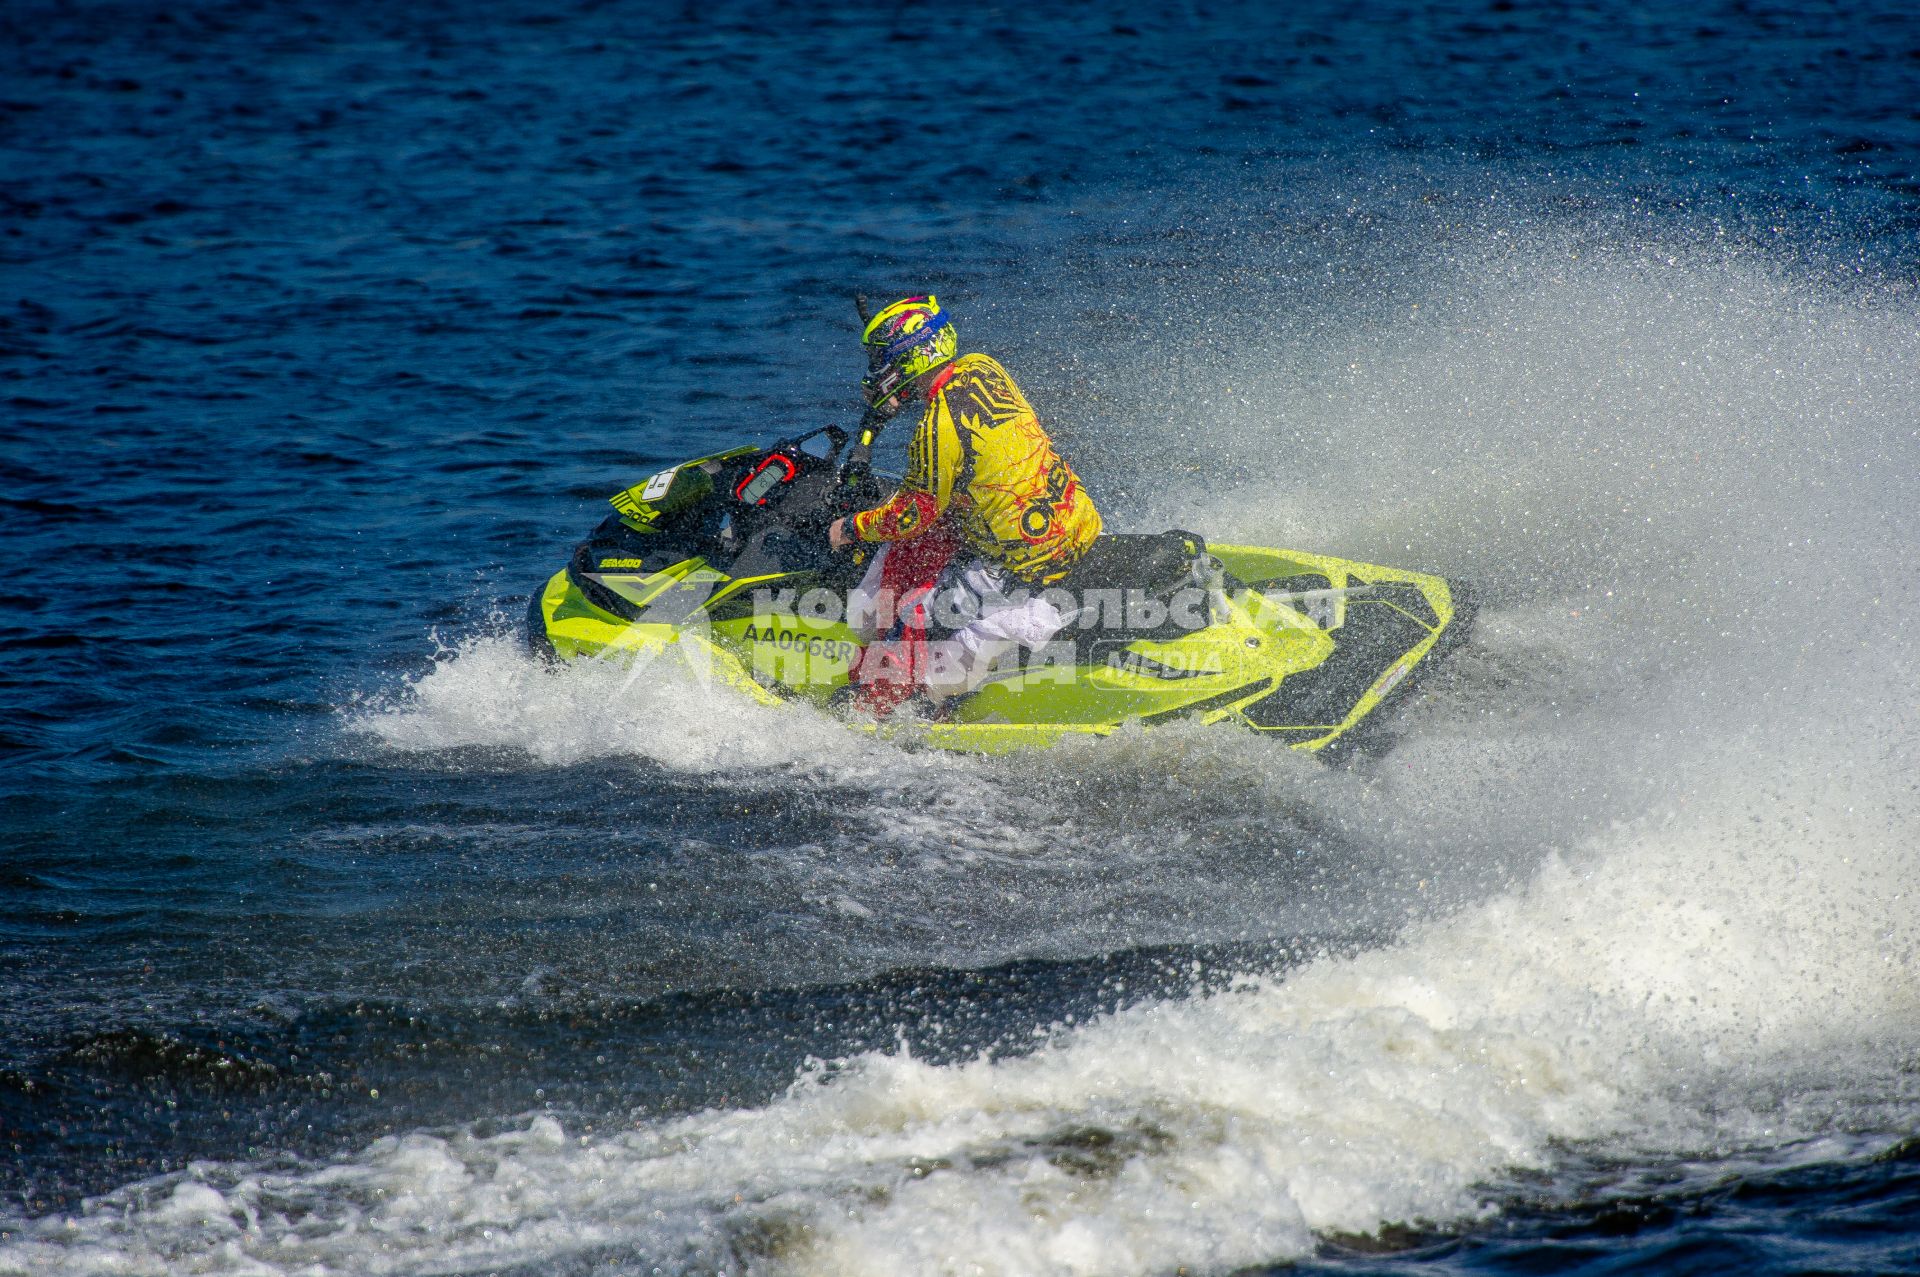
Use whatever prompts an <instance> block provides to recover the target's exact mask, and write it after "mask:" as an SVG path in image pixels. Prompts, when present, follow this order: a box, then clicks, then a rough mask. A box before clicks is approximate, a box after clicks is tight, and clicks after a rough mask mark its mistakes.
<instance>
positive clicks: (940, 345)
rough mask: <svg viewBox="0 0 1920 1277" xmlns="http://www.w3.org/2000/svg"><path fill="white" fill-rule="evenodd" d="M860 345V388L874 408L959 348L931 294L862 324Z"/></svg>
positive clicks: (950, 323) (895, 305)
mask: <svg viewBox="0 0 1920 1277" xmlns="http://www.w3.org/2000/svg"><path fill="white" fill-rule="evenodd" d="M860 343H861V344H862V345H863V346H865V347H866V348H867V375H866V376H865V377H864V378H862V379H861V382H860V387H861V389H862V390H863V391H865V392H866V396H867V404H868V406H870V407H874V408H878V407H880V406H881V405H883V404H886V403H887V401H888V400H890V399H892V398H893V397H894V396H896V395H899V394H901V392H902V391H904V390H905V389H906V387H907V383H908V382H910V381H912V380H913V379H914V378H916V377H922V376H925V375H926V374H927V373H930V372H932V371H933V370H934V369H936V368H938V367H939V366H940V365H941V364H944V363H947V362H949V361H950V360H952V358H953V356H954V352H955V351H956V350H958V349H959V339H958V338H957V337H956V336H955V335H954V331H953V321H952V320H950V319H948V318H947V316H946V312H944V311H942V310H941V309H940V301H939V299H938V298H936V297H934V296H932V295H931V294H929V295H928V296H925V297H907V298H903V299H901V300H900V301H897V302H894V303H893V304H892V305H891V306H886V307H883V308H882V309H881V311H880V313H879V314H877V315H875V316H874V317H873V318H872V319H869V320H868V321H867V330H866V331H865V332H864V333H862V334H861V335H860ZM895 406H896V407H897V406H898V405H895Z"/></svg>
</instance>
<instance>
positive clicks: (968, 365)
mask: <svg viewBox="0 0 1920 1277" xmlns="http://www.w3.org/2000/svg"><path fill="white" fill-rule="evenodd" d="M942 516H946V517H948V518H950V519H952V520H954V521H955V523H956V525H957V526H958V528H959V531H960V534H961V536H962V537H963V538H964V539H965V541H966V542H967V544H968V546H970V547H971V548H972V549H973V550H974V551H975V552H976V553H978V554H979V555H981V557H983V558H986V559H989V560H992V561H993V562H996V563H1000V564H1003V565H1004V566H1005V567H1006V569H1007V571H1009V572H1010V573H1012V574H1013V575H1014V576H1016V577H1018V578H1020V579H1021V580H1023V581H1028V582H1032V583H1045V582H1050V581H1054V580H1057V579H1058V578H1059V577H1061V576H1063V575H1065V573H1066V571H1067V569H1068V568H1070V567H1072V566H1073V565H1074V564H1075V563H1076V562H1078V561H1079V559H1080V556H1081V555H1083V554H1085V553H1086V551H1087V547H1088V546H1090V545H1092V544H1093V539H1094V538H1095V537H1097V536H1099V535H1100V512H1099V511H1098V510H1096V509H1094V507H1093V498H1091V497H1089V496H1088V495H1087V493H1086V490H1085V489H1084V488H1082V487H1081V486H1080V479H1079V477H1078V476H1077V475H1075V474H1074V473H1073V467H1072V466H1069V465H1068V464H1067V462H1066V459H1065V458H1064V457H1062V456H1061V455H1060V454H1059V453H1057V452H1055V451H1054V449H1053V441H1052V440H1051V439H1049V438H1047V432H1046V431H1045V430H1042V429H1041V428H1040V419H1039V418H1038V417H1037V416H1035V415H1034V411H1033V407H1032V405H1031V404H1029V403H1028V402H1027V397H1026V396H1025V395H1023V394H1021V393H1020V387H1018V386H1016V385H1014V383H1013V378H1012V377H1011V376H1009V375H1008V373H1007V370H1006V369H1005V368H1002V367H1001V366H1000V365H999V363H998V362H997V361H996V360H994V359H992V358H991V357H989V356H987V355H962V356H961V357H960V358H959V359H956V360H955V361H954V362H953V363H951V364H949V365H948V366H947V367H946V368H945V369H943V370H942V371H941V372H940V373H939V374H937V375H936V376H935V377H934V378H933V379H932V382H931V384H930V386H929V389H928V394H927V407H926V411H925V413H924V414H922V416H921V418H920V424H919V426H918V427H917V428H916V429H915V431H914V434H913V440H912V442H911V443H910V444H909V445H908V447H907V474H906V478H905V479H903V480H902V481H901V483H900V489H899V491H897V492H895V493H894V494H893V496H891V497H890V498H888V499H887V500H886V501H885V502H883V503H882V504H880V505H878V506H876V507H874V508H873V509H871V510H863V511H862V512H860V513H859V514H856V515H855V516H853V520H852V525H853V530H854V535H855V536H857V537H859V539H861V540H862V541H904V540H907V539H909V538H911V537H915V536H918V535H919V534H920V533H922V532H924V531H926V530H927V529H928V528H930V527H932V526H933V525H934V524H935V523H936V522H938V521H939V520H940V518H941V517H942Z"/></svg>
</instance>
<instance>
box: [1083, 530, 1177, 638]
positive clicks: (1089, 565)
mask: <svg viewBox="0 0 1920 1277" xmlns="http://www.w3.org/2000/svg"><path fill="white" fill-rule="evenodd" d="M1206 555H1207V543H1206V541H1205V540H1204V539H1203V538H1202V537H1200V536H1198V535H1196V534H1194V533H1192V532H1183V531H1180V530H1179V529H1173V530H1171V531H1167V532H1147V533H1134V532H1120V533H1110V534H1106V535H1103V536H1100V537H1098V538H1096V539H1095V541H1094V543H1093V544H1092V545H1091V546H1089V547H1087V552H1086V554H1085V555H1083V556H1082V557H1081V559H1080V562H1078V563H1076V564H1074V566H1073V569H1072V570H1071V571H1070V572H1068V573H1067V575H1066V579H1065V580H1063V581H1061V582H1059V583H1058V584H1059V588H1063V589H1065V590H1067V591H1069V592H1070V593H1072V594H1073V595H1074V596H1075V599H1076V600H1077V601H1078V602H1079V604H1080V611H1079V614H1078V616H1077V617H1076V618H1075V620H1074V622H1073V624H1072V625H1071V627H1070V628H1071V630H1072V633H1073V637H1074V640H1075V643H1076V645H1078V646H1082V647H1090V646H1091V645H1092V644H1094V643H1096V642H1103V641H1118V642H1121V643H1128V642H1132V641H1134V640H1137V639H1152V640H1155V641H1159V642H1167V641H1170V640H1172V639H1177V638H1180V637H1181V636H1182V635H1186V634H1191V633H1192V632H1193V631H1195V630H1198V629H1204V628H1206V627H1207V626H1208V625H1210V624H1212V619H1213V618H1212V613H1211V606H1212V605H1211V602H1210V600H1209V599H1208V597H1207V590H1206V586H1205V584H1204V580H1205V578H1204V575H1203V573H1202V572H1199V571H1196V566H1200V567H1204V562H1205V559H1206Z"/></svg>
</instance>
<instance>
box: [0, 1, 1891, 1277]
mask: <svg viewBox="0 0 1920 1277" xmlns="http://www.w3.org/2000/svg"><path fill="white" fill-rule="evenodd" d="M1917 103H1920V21H1916V20H1915V19H1914V18H1913V17H1912V16H1911V15H1910V14H1909V13H1908V12H1906V10H1905V9H1904V8H1903V7H1901V6H1897V5H1892V4H1867V5H1847V6H1837V5H1836V6H1806V7H1802V8H1789V7H1778V8H1774V7H1768V6H1765V5H1755V4H1738V5H1727V4H1707V5H1692V6H1676V5H1655V6H1653V7H1650V8H1649V7H1645V6H1640V7H1636V8H1633V9H1631V10H1628V9H1621V10H1618V11H1612V12H1595V11H1591V10H1588V9H1584V8H1569V7H1565V6H1559V5H1512V4H1506V3H1500V2H1496V3H1493V4H1490V5H1488V4H1474V5H1442V6H1438V7H1419V8H1414V7H1405V8H1402V7H1397V6H1379V7H1366V8H1362V9H1354V8H1352V7H1350V6H1344V5H1306V6H1299V7H1295V8H1294V9H1292V10H1289V11H1288V12H1287V13H1285V14H1281V13H1278V12H1276V11H1273V10H1272V9H1271V8H1270V7H1269V6H1265V5H1258V4H1237V3H1222V4H1208V5H1200V4H1169V5H1164V6H1151V5H1122V6H1091V5H1089V6H1072V7H1065V8H1060V9H1053V10H1043V9H1034V8H1031V7H1019V6H1008V7H988V8H979V9H968V8H965V7H947V8H944V9H941V8H926V7H920V8H896V7H887V6H875V5H858V6H822V7H818V8H814V9H811V10H804V9H795V8H788V7H784V6H776V5H768V4H755V3H726V2H720V3H707V4H702V5H698V6H694V5H686V6H678V7H676V6H669V5H657V6H656V5H620V4H599V3H590V4H578V5H534V4H525V3H514V2H512V0H501V2H499V3H472V4H459V5H452V4H415V5H386V6H380V5H372V4H357V3H356V4H347V5H340V6H332V7H326V6H314V7H301V6H293V5H285V6H263V5H255V4H225V5H206V6H195V7H186V8H183V7H178V6H160V5H144V4H137V3H129V4H108V3H99V4H83V5H40V4H34V3H21V4H14V5H10V6H8V7H7V8H6V10H5V11H4V13H3V14H0V263H4V271H3V273H0V378H4V382H5V386H4V395H5V410H4V416H3V417H0V538H3V540H0V544H4V546H5V548H6V551H7V555H6V563H7V567H8V582H7V584H6V585H5V586H4V587H0V759H4V772H3V773H0V838H3V840H4V841H3V842H0V848H3V850H0V1008H3V1010H4V1014H0V1149H4V1150H5V1153H4V1156H0V1272H6V1273H12V1272H32V1273H42V1272H106V1271H116V1272H119V1271H135V1272H201V1271H246V1272H278V1271H286V1272H296V1271H297V1272H322V1271H325V1272H339V1273H360V1272H375V1271H379V1272H425V1271H433V1272H443V1271H457V1272H508V1271H512V1272H528V1273H531V1272H536V1271H537V1272H588V1271H592V1272H658V1271H669V1272H681V1271H685V1272H710V1271H725V1272H729V1273H733V1272H786V1271H800V1272H837V1273H844V1272H892V1273H897V1272H929V1273H932V1272H954V1273H961V1272H982V1273H1041V1272H1047V1273H1056V1272H1057V1273H1063V1274H1064V1273H1072V1274H1083V1273H1084V1274H1092V1273H1166V1272H1173V1271H1193V1272H1200V1271H1210V1272H1236V1271H1268V1270H1269V1269H1270V1268H1272V1267H1273V1266H1276V1265H1282V1266H1283V1265H1288V1264H1295V1265H1299V1266H1301V1267H1305V1268H1308V1269H1325V1270H1329V1271H1341V1272H1360V1271H1366V1272H1375V1271H1378V1272H1419V1271H1426V1270H1449V1271H1451V1270H1466V1271H1501V1272H1507V1271H1575V1270H1578V1271H1594V1272H1599V1271H1635V1272H1638V1271H1650V1272H1663V1273H1683V1272H1684V1273H1691V1272H1708V1271H1728V1270H1733V1269H1735V1268H1740V1269H1751V1270H1755V1271H1767V1272H1783V1273H1784V1272H1811V1271H1820V1272H1838V1271H1847V1272H1897V1271H1912V1270H1913V1269H1915V1268H1920V1177H1917V1172H1916V1163H1917V1160H1920V1143H1916V1139H1917V1138H1920V982H1917V981H1916V974H1915V962H1916V945H1920V932H1916V924H1915V922H1914V913H1915V911H1914V910H1913V908H1912V905H1911V900H1912V891H1913V883H1914V881H1915V880H1916V874H1915V870H1916V868H1917V867H1920V845H1917V844H1916V839H1915V837H1914V834H1913V832H1912V830H1913V829H1914V828H1915V827H1916V826H1915V824H1914V818H1915V817H1916V816H1920V810H1917V809H1916V808H1920V799H1917V798H1916V791H1915V788H1914V786H1913V782H1912V777H1913V775H1914V774H1915V765H1916V757H1915V748H1914V747H1915V744H1916V714H1915V701H1914V695H1913V686H1914V683H1913V671H1914V669H1916V668H1920V664H1916V660H1915V657H1916V653H1915V652H1914V651H1913V648H1912V639H1911V633H1912V632H1913V625H1912V622H1914V621H1915V620H1920V597H1916V589H1915V586H1914V584H1913V576H1912V572H1911V562H1910V560H1911V553H1912V547H1913V545H1914V544H1915V542H1916V532H1917V531H1920V529H1916V527H1915V518H1914V514H1913V512H1914V510H1915V509H1916V508H1920V492H1916V483H1915V478H1914V476H1915V474H1916V473H1920V470H1917V469H1916V463H1917V462H1920V437H1917V436H1916V431H1915V426H1914V423H1915V421H1916V420H1920V372H1916V371H1915V369H1916V368H1917V367H1920V363H1916V361H1915V357H1916V356H1920V300H1917V299H1916V297H1915V289H1914V280H1915V277H1916V276H1915V272H1916V264H1917V263H1920V235H1917V233H1920V106H1917V105H1916V104H1917ZM928 288H931V289H934V290H936V291H938V292H939V293H940V294H941V296H942V298H943V300H945V301H946V302H947V303H948V304H949V306H950V307H951V308H952V309H953V311H954V313H955V314H956V316H957V319H958V322H959V324H960V326H961V327H960V331H961V333H962V340H963V341H964V342H965V343H967V344H968V345H969V346H973V347H977V348H981V349H986V350H989V351H992V352H994V353H996V354H998V355H999V356H1000V357H1001V358H1002V359H1003V360H1004V361H1005V362H1006V363H1007V364H1008V365H1009V366H1010V367H1011V368H1013V369H1014V371H1015V373H1016V375H1017V376H1018V377H1019V378H1020V379H1021V380H1022V381H1023V383H1024V384H1026V385H1027V387H1028V389H1029V391H1030V394H1031V397H1032V398H1033V399H1034V400H1035V402H1036V403H1037V404H1038V405H1039V406H1040V410H1041V412H1042V414H1043V416H1044V417H1045V418H1046V419H1047V420H1048V422H1049V423H1050V425H1051V426H1052V427H1053V429H1054V431H1055V433H1056V437H1057V438H1058V439H1059V440H1060V441H1061V442H1062V445H1063V446H1064V447H1065V448H1066V449H1067V450H1068V452H1069V453H1070V455H1071V456H1072V457H1073V459H1074V462H1075V465H1076V467H1077V468H1078V469H1079V470H1080V471H1081V472H1082V474H1083V475H1085V476H1086V477H1087V479H1088V481H1089V483H1090V485H1091V486H1092V487H1093V489H1094V491H1095V492H1096V494H1097V495H1098V496H1099V498H1100V501H1101V505H1102V508H1103V510H1106V511H1107V512H1108V517H1109V523H1110V524H1112V525H1115V526H1119V527H1128V528H1148V527H1158V526H1168V525H1175V524H1177V525H1179V526H1193V527H1198V528H1201V529H1203V530H1205V531H1206V532H1207V533H1208V534H1210V535H1212V536H1214V537H1216V538H1217V539H1221V540H1244V541H1249V542H1256V543H1275V544H1298V545H1301V546H1303V547H1305V548H1311V549H1316V550H1322V551H1326V552H1331V553H1336V554H1346V555H1352V556H1355V557H1360V558H1366V559H1373V560H1376V561H1383V562H1392V563H1398V564H1403V565H1405V566H1409V567H1418V568H1424V569H1431V570H1435V571H1440V572H1444V573H1448V574H1450V575H1454V576H1457V577H1461V578H1464V579H1469V580H1471V581H1473V582H1474V583H1475V585H1476V588H1477V589H1478V590H1479V591H1480V593H1481V595H1482V597H1484V598H1485V599H1486V600H1487V608H1486V611H1485V613H1484V614H1483V618H1482V623H1481V625H1480V628H1479V630H1478V631H1477V633H1476V636H1475V641H1474V643H1473V644H1472V645H1470V647H1469V649H1468V650H1467V651H1466V652H1464V653H1463V654H1462V655H1461V657H1460V658H1459V659H1458V661H1457V662H1456V663H1455V665H1454V666H1453V667H1451V668H1450V669H1449V670H1448V671H1447V672H1446V675H1445V677H1443V678H1442V679H1440V680H1439V681H1438V682H1436V683H1435V684H1434V685H1432V686H1431V687H1430V688H1429V689H1427V691H1426V692H1425V693H1424V695H1423V697H1422V698H1421V699H1420V700H1419V701H1417V702H1416V703H1414V704H1410V705H1408V706H1406V707H1403V711H1402V719H1401V722H1400V724H1399V725H1400V727H1401V730H1402V743H1401V745H1400V747H1399V748H1397V749H1396V750H1394V751H1393V752H1391V753H1389V754H1387V755H1385V756H1384V757H1381V758H1376V759H1371V760H1365V761H1361V762H1357V763H1354V764H1352V765H1349V766H1345V767H1340V768H1330V767H1325V766H1322V765H1320V764H1317V763H1314V762H1311V761H1309V760H1304V759H1301V758H1297V757H1295V756H1293V755H1290V754H1287V753H1285V752H1284V751H1279V750H1277V749H1275V748H1272V747H1270V746H1268V745H1266V744H1265V743H1262V742H1258V741H1250V740H1245V739H1241V738H1238V737H1234V736H1231V735H1216V734H1209V733H1206V732H1199V731H1193V730H1185V729H1170V730H1167V731H1164V732H1159V733H1154V734H1149V735H1145V736H1127V737H1124V738H1122V739H1118V740H1115V741H1111V742H1104V743H1097V744H1086V743H1081V744H1077V745H1073V746H1070V747H1063V748H1062V749H1060V750H1056V751H1054V752H1052V753H1050V754H1047V755H1044V756H1039V757H1033V758H1027V759H1011V760H986V761H982V760H970V759H960V758H945V757H941V756H938V755H929V754H925V753H917V752H911V751H906V750H902V749H898V748H896V747H894V746H891V745H886V744H882V743H877V742H874V741H871V740H869V739H866V738H864V737H860V736H857V735H855V734H854V733H852V732H850V731H849V730H848V729H846V728H845V727H843V726H842V725H840V724H838V723H836V722H833V721H832V720H830V719H826V718H822V717H819V716H816V715H812V714H810V713H805V712H802V711H797V710H796V711H794V712H792V713H788V714H780V713H771V712H766V711H761V710H758V709H755V708H753V707H749V706H743V705H737V704H733V703H731V702H726V701H724V700H720V701H716V700H714V699H712V698H710V697H708V696H707V695H705V694H704V693H703V692H702V691H701V689H699V688H697V687H694V686H691V685H688V684H685V683H684V682H674V681H673V680H671V679H669V680H667V682H666V683H665V684H664V685H653V684H649V683H641V684H637V685H629V683H628V681H627V680H626V679H625V678H624V676H623V675H622V674H621V673H620V672H619V671H606V670H583V671H582V670H576V671H570V672H565V673H560V674H553V673H547V672H544V671H542V670H540V669H537V668H536V667H534V666H532V665H530V664H528V663H527V662H526V661H524V660H523V659H522V658H521V656H520V655H519V650H518V647H517V645H516V641H515V638H514V636H513V633H512V627H513V624H514V618H517V617H518V615H519V614H520V612H521V610H522V607H523V604H524V599H525V596H526V593H527V591H528V590H529V589H531V588H532V587H533V586H534V585H535V584H536V583H537V582H538V581H540V580H541V579H542V578H544V577H545V576H546V575H547V574H548V573H549V572H550V571H551V570H552V569H553V568H554V567H555V566H556V565H557V564H558V563H559V562H561V561H562V556H564V554H565V553H566V552H567V551H568V549H569V548H570V546H571V545H572V543H573V541H574V540H575V539H576V538H577V537H578V536H580V535H581V534H583V533H584V531H585V530H586V529H587V528H588V527H589V526H591V524H592V523H593V522H595V521H597V520H598V518H599V513H598V504H599V502H600V501H601V500H602V499H604V497H605V496H606V495H607V494H608V493H610V492H612V491H614V490H617V489H619V488H621V487H624V486H626V485H627V484H629V483H631V482H633V481H635V480H636V479H637V478H639V477H641V476H643V475H644V474H646V473H649V472H650V471H651V470H653V469H656V468H658V467H659V466H660V465H661V464H664V463H671V462H672V461H675V460H679V459H681V458H683V457H686V456H691V455H698V454H701V453H705V452H709V451H713V450H715V449H717V448H720V447H724V446H728V445H730V444H732V443H734V442H737V441H742V440H767V439H771V438H773V437H775V436H776V435H777V434H779V433H781V432H783V431H786V430H789V429H792V428H795V427H801V426H811V425H814V424H817V423H820V422H823V421H830V420H845V419H847V418H848V417H849V416H850V415H851V414H852V412H853V409H854V404H853V400H852V395H851V387H852V383H853V380H854V378H855V377H856V376H857V375H858V373H859V372H860V371H861V368H860V360H859V356H858V353H857V351H856V349H855V346H854V342H855V338H856V331H855V321H854V315H853V311H852V307H851V306H850V304H849V302H848V297H849V295H850V294H851V293H853V292H855V291H863V292H867V293H872V294H874V295H884V294H888V293H904V292H909V291H920V290H922V289H928Z"/></svg>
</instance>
